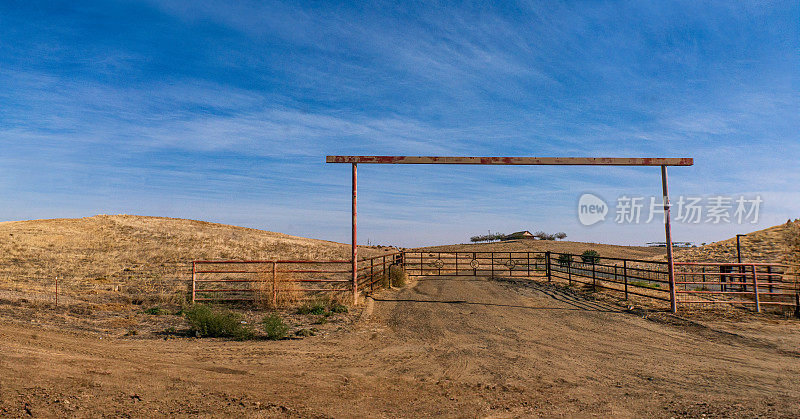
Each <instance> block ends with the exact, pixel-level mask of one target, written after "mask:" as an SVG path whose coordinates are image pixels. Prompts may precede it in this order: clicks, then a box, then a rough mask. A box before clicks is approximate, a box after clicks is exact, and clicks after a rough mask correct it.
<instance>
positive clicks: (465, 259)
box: [403, 252, 546, 277]
mask: <svg viewBox="0 0 800 419" xmlns="http://www.w3.org/2000/svg"><path fill="white" fill-rule="evenodd" d="M403 262H404V264H405V269H406V272H407V273H408V274H409V275H413V276H489V277H531V276H544V275H545V270H546V260H545V253H544V252H404V253H403Z"/></svg>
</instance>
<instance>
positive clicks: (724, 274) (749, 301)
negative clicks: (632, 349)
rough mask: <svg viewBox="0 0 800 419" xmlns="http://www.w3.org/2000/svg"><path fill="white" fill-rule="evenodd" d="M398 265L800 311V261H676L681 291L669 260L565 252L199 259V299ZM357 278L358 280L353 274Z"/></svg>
mask: <svg viewBox="0 0 800 419" xmlns="http://www.w3.org/2000/svg"><path fill="white" fill-rule="evenodd" d="M392 265H398V266H401V267H402V268H403V269H404V270H405V272H406V273H407V274H408V275H411V276H422V277H425V276H475V277H477V276H481V277H508V278H511V277H520V278H534V277H540V278H546V279H547V281H553V280H554V279H557V280H561V281H566V282H567V284H582V285H586V286H590V287H592V288H593V289H605V290H608V291H612V292H618V293H621V294H622V295H623V296H624V298H625V299H628V298H629V296H631V295H635V296H638V297H644V298H648V299H652V300H654V301H659V302H672V301H673V298H674V300H675V301H674V304H676V305H690V304H691V305H693V304H701V303H707V304H738V305H745V306H753V307H754V308H755V310H756V311H760V310H761V307H762V306H764V305H773V306H794V307H795V308H796V309H797V310H798V311H800V268H798V267H796V266H790V265H786V264H778V263H688V262H675V271H674V275H675V278H676V281H675V288H676V289H675V297H673V296H672V295H671V292H670V288H669V269H668V264H667V262H660V261H652V260H643V259H625V258H612V257H598V256H583V255H577V254H570V253H558V252H522V251H511V252H488V251H485V252H438V251H437V252H429V251H404V252H399V253H393V254H387V255H381V256H376V257H371V258H365V259H360V260H359V263H358V267H357V268H356V271H355V272H353V270H352V269H353V268H352V266H353V264H352V261H351V260H320V261H314V260H275V261H270V260H251V261H236V260H222V261H213V260H201V261H194V262H192V286H191V290H192V301H232V300H236V301H254V300H266V301H268V302H271V303H273V304H277V302H278V301H277V300H278V299H280V298H279V296H280V294H281V293H283V292H294V293H298V294H300V296H301V297H302V298H307V297H309V296H313V295H316V294H318V293H328V292H348V291H349V292H352V291H353V290H359V291H366V292H372V291H374V290H376V289H378V288H381V287H384V286H386V285H387V284H388V283H389V281H390V280H389V279H388V275H389V270H390V267H391V266H392ZM353 278H355V280H354V279H353Z"/></svg>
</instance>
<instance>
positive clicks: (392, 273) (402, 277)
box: [388, 265, 408, 288]
mask: <svg viewBox="0 0 800 419" xmlns="http://www.w3.org/2000/svg"><path fill="white" fill-rule="evenodd" d="M388 277H389V278H388V279H389V283H391V285H392V286H393V287H398V288H400V287H404V286H406V284H407V283H408V274H407V273H406V270H405V269H403V267H402V266H400V265H391V266H389V274H388Z"/></svg>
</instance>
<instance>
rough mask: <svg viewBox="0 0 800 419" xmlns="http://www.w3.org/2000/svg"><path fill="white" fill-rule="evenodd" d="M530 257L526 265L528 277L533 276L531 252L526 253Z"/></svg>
mask: <svg viewBox="0 0 800 419" xmlns="http://www.w3.org/2000/svg"><path fill="white" fill-rule="evenodd" d="M525 256H526V257H527V258H528V264H527V265H525V266H527V267H528V278H530V276H531V252H527V253H526V255H525Z"/></svg>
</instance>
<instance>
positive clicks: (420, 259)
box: [419, 252, 422, 276]
mask: <svg viewBox="0 0 800 419" xmlns="http://www.w3.org/2000/svg"><path fill="white" fill-rule="evenodd" d="M419 276H422V252H419Z"/></svg>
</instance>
